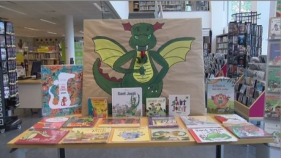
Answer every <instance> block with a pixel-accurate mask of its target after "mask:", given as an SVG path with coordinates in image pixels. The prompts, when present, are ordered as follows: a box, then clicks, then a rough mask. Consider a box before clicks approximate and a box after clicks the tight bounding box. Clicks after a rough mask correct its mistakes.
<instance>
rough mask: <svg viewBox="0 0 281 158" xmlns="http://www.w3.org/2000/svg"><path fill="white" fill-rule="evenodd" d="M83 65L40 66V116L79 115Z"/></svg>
mask: <svg viewBox="0 0 281 158" xmlns="http://www.w3.org/2000/svg"><path fill="white" fill-rule="evenodd" d="M82 71H83V65H42V66H41V83H42V91H43V98H42V99H43V107H42V115H43V116H50V117H57V116H65V115H73V114H81V111H82V106H81V103H82V76H83V75H82V74H83V72H82Z"/></svg>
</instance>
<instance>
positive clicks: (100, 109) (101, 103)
mask: <svg viewBox="0 0 281 158" xmlns="http://www.w3.org/2000/svg"><path fill="white" fill-rule="evenodd" d="M88 108H89V109H88V112H89V116H93V117H96V118H107V116H108V110H107V98H88Z"/></svg>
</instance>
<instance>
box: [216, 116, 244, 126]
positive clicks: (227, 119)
mask: <svg viewBox="0 0 281 158" xmlns="http://www.w3.org/2000/svg"><path fill="white" fill-rule="evenodd" d="M214 117H215V119H217V120H218V121H219V122H221V123H222V124H237V123H245V122H247V120H245V119H243V118H242V117H240V116H238V115H236V114H229V115H216V116H214Z"/></svg>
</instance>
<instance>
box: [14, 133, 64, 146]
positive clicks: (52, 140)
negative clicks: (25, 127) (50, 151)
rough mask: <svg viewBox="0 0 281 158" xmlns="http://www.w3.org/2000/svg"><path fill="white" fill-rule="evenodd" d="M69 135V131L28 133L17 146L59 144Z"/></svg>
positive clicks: (17, 142)
mask: <svg viewBox="0 0 281 158" xmlns="http://www.w3.org/2000/svg"><path fill="white" fill-rule="evenodd" d="M67 133H68V131H67V130H32V131H27V132H26V133H25V134H24V135H23V136H22V137H21V138H19V139H18V140H17V141H16V142H15V144H58V143H59V142H60V141H61V139H62V138H63V137H64V136H65V135H66V134H67Z"/></svg>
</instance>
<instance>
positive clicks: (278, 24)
mask: <svg viewBox="0 0 281 158" xmlns="http://www.w3.org/2000/svg"><path fill="white" fill-rule="evenodd" d="M269 25H270V26H269V37H272V36H279V37H280V36H281V30H280V28H281V20H280V17H274V18H271V19H270V24H269Z"/></svg>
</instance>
